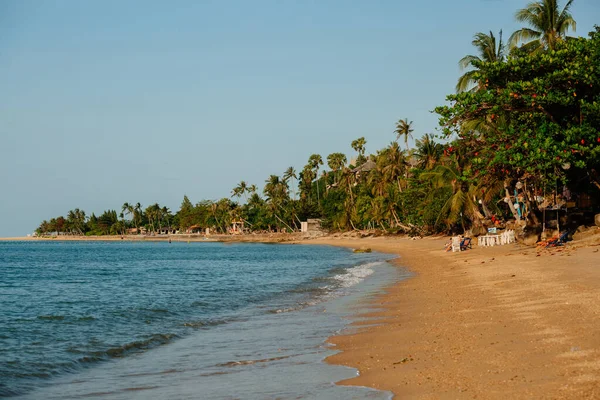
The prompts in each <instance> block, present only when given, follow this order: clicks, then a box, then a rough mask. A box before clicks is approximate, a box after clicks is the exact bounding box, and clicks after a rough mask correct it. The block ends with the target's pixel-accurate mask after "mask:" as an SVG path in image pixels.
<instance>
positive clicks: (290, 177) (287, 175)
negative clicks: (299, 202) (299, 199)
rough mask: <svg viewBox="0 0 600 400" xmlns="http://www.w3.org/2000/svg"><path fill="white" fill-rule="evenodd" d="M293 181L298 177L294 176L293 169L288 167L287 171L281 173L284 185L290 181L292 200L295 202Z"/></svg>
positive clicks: (294, 171)
mask: <svg viewBox="0 0 600 400" xmlns="http://www.w3.org/2000/svg"><path fill="white" fill-rule="evenodd" d="M294 179H298V176H297V175H296V170H295V169H294V167H288V169H286V170H285V172H284V173H283V181H284V182H285V183H288V181H290V180H291V181H292V188H293V189H292V193H293V194H294V200H296V189H295V187H296V186H295V185H294V181H293V180H294Z"/></svg>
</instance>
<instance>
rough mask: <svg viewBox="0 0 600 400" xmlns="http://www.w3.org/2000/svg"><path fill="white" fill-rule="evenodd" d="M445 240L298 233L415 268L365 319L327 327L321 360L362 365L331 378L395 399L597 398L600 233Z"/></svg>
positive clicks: (599, 393) (599, 390) (599, 388)
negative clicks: (555, 239)
mask: <svg viewBox="0 0 600 400" xmlns="http://www.w3.org/2000/svg"><path fill="white" fill-rule="evenodd" d="M446 240H447V239H442V238H424V239H420V240H410V239H408V238H385V237H379V238H364V239H353V238H341V237H340V238H331V237H330V238H321V239H316V240H311V241H308V242H306V243H314V244H327V245H335V246H347V247H353V248H365V247H368V248H371V249H373V250H374V251H381V252H388V253H395V254H398V255H400V258H398V259H397V260H396V263H397V264H398V265H400V266H404V267H408V268H409V269H410V270H411V271H412V272H413V273H414V274H415V275H414V276H413V277H412V278H409V279H407V280H404V281H402V282H399V283H398V284H396V285H394V286H392V287H390V288H388V290H387V293H385V294H384V295H382V296H380V297H378V298H377V299H375V300H374V301H373V303H372V304H370V306H371V307H376V309H377V310H378V311H376V312H374V313H370V314H368V315H361V316H360V317H368V318H371V319H372V320H371V321H370V322H369V321H367V322H365V321H364V320H362V319H361V322H359V323H356V324H354V327H355V328H357V330H356V331H355V332H352V333H351V334H347V335H341V336H336V337H333V338H330V342H331V343H332V344H335V345H336V346H337V347H338V348H339V350H341V352H340V353H338V354H336V355H334V356H332V357H330V358H329V359H328V360H327V361H328V362H330V363H334V364H342V365H347V366H352V367H355V368H357V369H358V370H359V371H360V375H359V376H358V377H357V378H354V379H350V380H347V381H342V382H340V383H339V384H342V385H360V386H369V387H373V388H377V389H383V390H389V391H392V392H393V393H394V394H395V395H396V396H397V398H402V399H405V398H418V399H440V398H461V399H471V398H479V399H495V398H503V399H505V398H509V399H531V398H536V399H584V398H586V399H591V398H598V397H600V335H599V334H598V330H599V328H600V320H599V313H600V253H599V250H600V235H599V234H596V235H592V236H590V237H588V238H587V239H584V240H580V241H576V242H570V243H569V244H568V245H567V246H566V247H555V248H552V249H543V250H537V249H536V248H532V247H525V246H522V245H519V244H512V245H506V246H497V247H492V248H489V247H488V248H478V247H476V246H474V247H473V249H472V250H468V251H465V252H461V253H452V252H448V253H447V252H444V251H443V250H442V249H443V246H444V243H445V241H446ZM363 324H377V325H376V326H368V327H366V328H361V325H363Z"/></svg>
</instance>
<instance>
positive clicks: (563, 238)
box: [546, 231, 569, 247]
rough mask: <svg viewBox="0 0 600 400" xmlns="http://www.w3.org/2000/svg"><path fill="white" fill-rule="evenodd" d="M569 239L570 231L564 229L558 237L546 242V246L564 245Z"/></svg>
mask: <svg viewBox="0 0 600 400" xmlns="http://www.w3.org/2000/svg"><path fill="white" fill-rule="evenodd" d="M568 241H569V231H564V232H563V233H562V235H560V236H559V237H558V239H556V238H555V239H550V240H548V242H546V247H556V246H564V245H565V243H567V242H568Z"/></svg>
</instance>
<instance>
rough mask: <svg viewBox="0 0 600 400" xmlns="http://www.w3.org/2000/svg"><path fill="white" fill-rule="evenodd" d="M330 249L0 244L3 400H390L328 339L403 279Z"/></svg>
mask: <svg viewBox="0 0 600 400" xmlns="http://www.w3.org/2000/svg"><path fill="white" fill-rule="evenodd" d="M391 258H392V256H390V255H386V254H378V253H353V252H352V251H351V250H349V249H344V248H337V247H330V246H310V245H289V244H255V243H252V244H242V243H237V244H224V243H216V242H200V243H198V242H192V243H182V242H174V243H167V242H0V304H1V307H0V397H16V398H23V399H38V398H44V399H81V398H106V399H132V398H144V399H145V398H157V399H158V398H164V399H291V398H294V399H296V398H300V399H302V398H306V399H313V398H318V399H364V398H368V399H387V398H390V394H389V393H385V392H380V391H376V390H372V389H368V388H355V387H342V386H336V385H335V384H334V382H336V381H339V380H341V379H346V378H350V377H352V376H355V375H356V373H357V372H356V370H354V369H351V368H346V367H340V366H332V365H327V364H325V363H324V362H323V359H324V358H325V357H327V356H328V355H331V354H334V352H335V348H333V347H332V346H330V345H328V344H327V343H326V339H327V337H329V336H331V335H333V334H335V333H338V332H340V331H341V330H343V329H344V328H345V327H347V325H348V323H349V322H350V320H351V319H350V317H351V316H352V315H353V313H354V312H356V310H355V309H354V308H355V307H356V306H357V305H358V304H360V300H362V299H365V298H366V297H367V296H372V295H374V294H376V293H379V292H380V291H381V289H382V287H383V286H385V285H387V284H389V283H391V282H393V281H396V280H399V279H401V278H402V277H403V276H404V274H405V272H403V271H402V270H400V269H398V268H396V267H393V266H391V265H390V264H388V262H387V261H388V260H390V259H391Z"/></svg>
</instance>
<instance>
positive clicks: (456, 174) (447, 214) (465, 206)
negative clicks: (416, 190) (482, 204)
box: [421, 157, 484, 230]
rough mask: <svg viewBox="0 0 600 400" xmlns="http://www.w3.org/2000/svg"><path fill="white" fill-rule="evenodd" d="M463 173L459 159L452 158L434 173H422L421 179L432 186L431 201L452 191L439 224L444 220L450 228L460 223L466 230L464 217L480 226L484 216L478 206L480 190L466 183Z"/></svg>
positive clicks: (442, 211) (441, 212)
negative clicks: (447, 190)
mask: <svg viewBox="0 0 600 400" xmlns="http://www.w3.org/2000/svg"><path fill="white" fill-rule="evenodd" d="M462 171H463V167H462V165H461V162H460V160H459V159H458V157H451V158H450V159H449V160H447V162H446V163H445V164H439V165H437V166H436V167H435V168H434V169H433V170H432V171H430V172H424V173H422V174H421V178H422V179H424V180H426V181H429V182H431V184H432V189H433V190H432V191H431V192H430V194H429V197H430V198H431V199H433V198H434V197H439V196H441V195H443V194H442V193H443V191H444V190H445V189H449V191H450V196H449V197H448V199H447V200H446V202H445V203H444V205H443V206H442V209H441V211H440V214H439V217H438V221H437V222H439V221H440V219H443V220H444V221H445V222H446V225H447V226H448V228H450V226H451V225H452V224H453V223H458V222H460V223H461V225H462V227H463V230H464V217H467V218H469V219H470V220H471V221H472V222H473V224H474V225H476V226H479V225H481V221H482V220H483V218H484V216H483V214H481V211H479V206H478V204H477V197H476V195H477V194H478V192H479V188H478V187H477V186H476V185H474V184H473V183H469V182H467V181H465V180H464V179H463V174H462Z"/></svg>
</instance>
